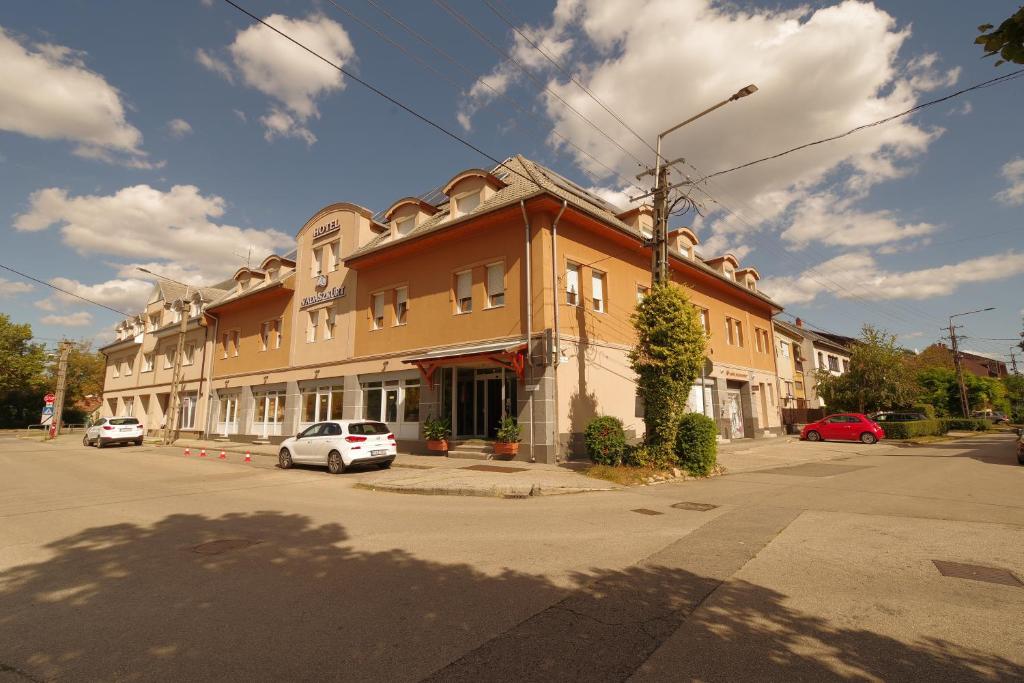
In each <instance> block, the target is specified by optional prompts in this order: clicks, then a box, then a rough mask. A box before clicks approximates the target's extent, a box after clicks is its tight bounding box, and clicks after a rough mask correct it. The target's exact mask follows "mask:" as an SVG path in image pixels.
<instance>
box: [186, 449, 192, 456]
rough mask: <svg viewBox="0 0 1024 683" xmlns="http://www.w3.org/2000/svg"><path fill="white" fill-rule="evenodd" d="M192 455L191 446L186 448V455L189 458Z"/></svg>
mask: <svg viewBox="0 0 1024 683" xmlns="http://www.w3.org/2000/svg"><path fill="white" fill-rule="evenodd" d="M190 455H192V450H191V449H190V448H185V457H186V458H187V457H188V456H190Z"/></svg>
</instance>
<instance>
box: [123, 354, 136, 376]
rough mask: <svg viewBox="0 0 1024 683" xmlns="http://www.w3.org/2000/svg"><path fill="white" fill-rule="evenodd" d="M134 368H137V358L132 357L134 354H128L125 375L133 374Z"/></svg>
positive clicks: (125, 360) (125, 362) (125, 361)
mask: <svg viewBox="0 0 1024 683" xmlns="http://www.w3.org/2000/svg"><path fill="white" fill-rule="evenodd" d="M134 369H135V358H134V357H132V356H128V357H127V358H125V359H124V374H125V376H128V375H130V374H132V371H133V370H134Z"/></svg>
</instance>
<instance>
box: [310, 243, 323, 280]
mask: <svg viewBox="0 0 1024 683" xmlns="http://www.w3.org/2000/svg"><path fill="white" fill-rule="evenodd" d="M323 259H324V248H323V247H315V248H314V249H313V261H312V262H311V263H310V264H309V265H310V273H309V274H310V275H311V276H313V277H317V276H318V275H320V274H321V273H323V272H324V265H323Z"/></svg>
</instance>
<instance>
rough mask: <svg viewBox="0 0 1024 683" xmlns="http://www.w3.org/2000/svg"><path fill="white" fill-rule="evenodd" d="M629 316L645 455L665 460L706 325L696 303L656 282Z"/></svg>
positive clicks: (671, 453)
mask: <svg viewBox="0 0 1024 683" xmlns="http://www.w3.org/2000/svg"><path fill="white" fill-rule="evenodd" d="M632 322H633V328H634V329H635V330H636V336H637V342H636V346H634V347H633V348H632V350H630V352H629V361H630V365H631V367H632V368H633V371H634V372H636V374H637V377H638V378H639V379H638V381H637V389H638V391H639V393H640V397H641V398H642V399H643V402H644V425H645V426H646V437H645V442H646V446H647V450H648V458H649V459H650V461H651V462H652V463H653V464H657V465H662V466H663V465H667V464H669V463H671V462H673V461H674V459H675V443H676V432H677V430H678V428H679V418H680V417H681V416H682V414H683V412H684V411H685V409H686V399H687V396H688V395H689V392H690V387H691V386H692V385H693V382H694V380H696V379H697V376H698V375H700V369H701V367H702V366H703V364H704V348H705V345H706V340H705V337H704V328H703V326H702V325H701V323H700V315H699V314H698V313H697V309H696V308H694V307H693V306H692V305H690V302H689V300H688V299H687V297H686V294H685V293H684V292H683V290H682V289H681V288H680V287H677V286H675V285H672V284H655V285H654V286H653V287H652V288H651V291H650V293H649V294H648V295H647V296H646V297H644V299H643V301H641V302H640V303H638V304H637V306H636V310H635V311H634V312H633V316H632Z"/></svg>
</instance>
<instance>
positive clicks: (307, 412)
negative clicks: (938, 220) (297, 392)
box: [301, 391, 316, 422]
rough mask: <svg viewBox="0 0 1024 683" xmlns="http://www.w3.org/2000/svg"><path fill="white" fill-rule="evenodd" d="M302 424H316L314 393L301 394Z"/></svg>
mask: <svg viewBox="0 0 1024 683" xmlns="http://www.w3.org/2000/svg"><path fill="white" fill-rule="evenodd" d="M301 421H302V422H316V392H315V391H307V392H304V393H303V394H302V420H301Z"/></svg>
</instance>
